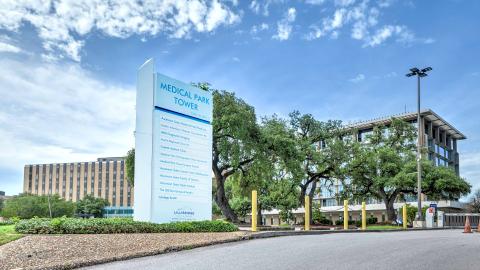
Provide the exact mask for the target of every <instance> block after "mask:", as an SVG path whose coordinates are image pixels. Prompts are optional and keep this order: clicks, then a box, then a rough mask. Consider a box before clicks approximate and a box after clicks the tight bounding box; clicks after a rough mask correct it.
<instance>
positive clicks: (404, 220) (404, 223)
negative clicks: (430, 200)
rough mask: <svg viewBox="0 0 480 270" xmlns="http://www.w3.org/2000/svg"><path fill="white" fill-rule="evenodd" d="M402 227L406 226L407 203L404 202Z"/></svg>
mask: <svg viewBox="0 0 480 270" xmlns="http://www.w3.org/2000/svg"><path fill="white" fill-rule="evenodd" d="M402 220H403V228H404V229H406V228H407V222H408V220H407V204H404V205H403V219H402Z"/></svg>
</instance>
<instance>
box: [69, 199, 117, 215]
mask: <svg viewBox="0 0 480 270" xmlns="http://www.w3.org/2000/svg"><path fill="white" fill-rule="evenodd" d="M76 206H77V214H79V215H91V216H94V217H102V216H103V213H102V212H103V208H104V207H105V206H109V203H108V201H107V200H106V199H103V198H96V197H94V196H92V195H86V196H85V197H83V199H81V200H79V201H78V202H77V205H76Z"/></svg>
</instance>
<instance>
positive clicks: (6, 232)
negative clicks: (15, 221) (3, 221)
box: [0, 225, 22, 245]
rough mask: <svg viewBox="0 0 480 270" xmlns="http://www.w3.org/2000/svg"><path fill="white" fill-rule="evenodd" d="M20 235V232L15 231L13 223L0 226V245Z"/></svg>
mask: <svg viewBox="0 0 480 270" xmlns="http://www.w3.org/2000/svg"><path fill="white" fill-rule="evenodd" d="M21 237H22V234H20V233H17V232H16V231H15V225H4V226H0V245H4V244H6V243H8V242H11V241H14V240H17V239H19V238H21Z"/></svg>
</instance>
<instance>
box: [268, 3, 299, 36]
mask: <svg viewBox="0 0 480 270" xmlns="http://www.w3.org/2000/svg"><path fill="white" fill-rule="evenodd" d="M296 16H297V11H296V10H295V8H289V9H288V11H287V13H286V14H285V17H284V18H283V19H282V20H280V21H279V22H278V23H277V34H276V35H274V36H273V38H274V39H278V40H287V39H289V37H290V34H291V33H292V23H293V22H294V21H295V18H296Z"/></svg>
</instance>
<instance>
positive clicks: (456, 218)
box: [443, 213, 480, 228]
mask: <svg viewBox="0 0 480 270" xmlns="http://www.w3.org/2000/svg"><path fill="white" fill-rule="evenodd" d="M467 217H468V218H469V219H470V225H471V226H472V228H477V227H478V223H479V222H480V213H479V214H473V213H445V214H444V215H443V226H444V227H463V226H464V225H465V220H466V219H467Z"/></svg>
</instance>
